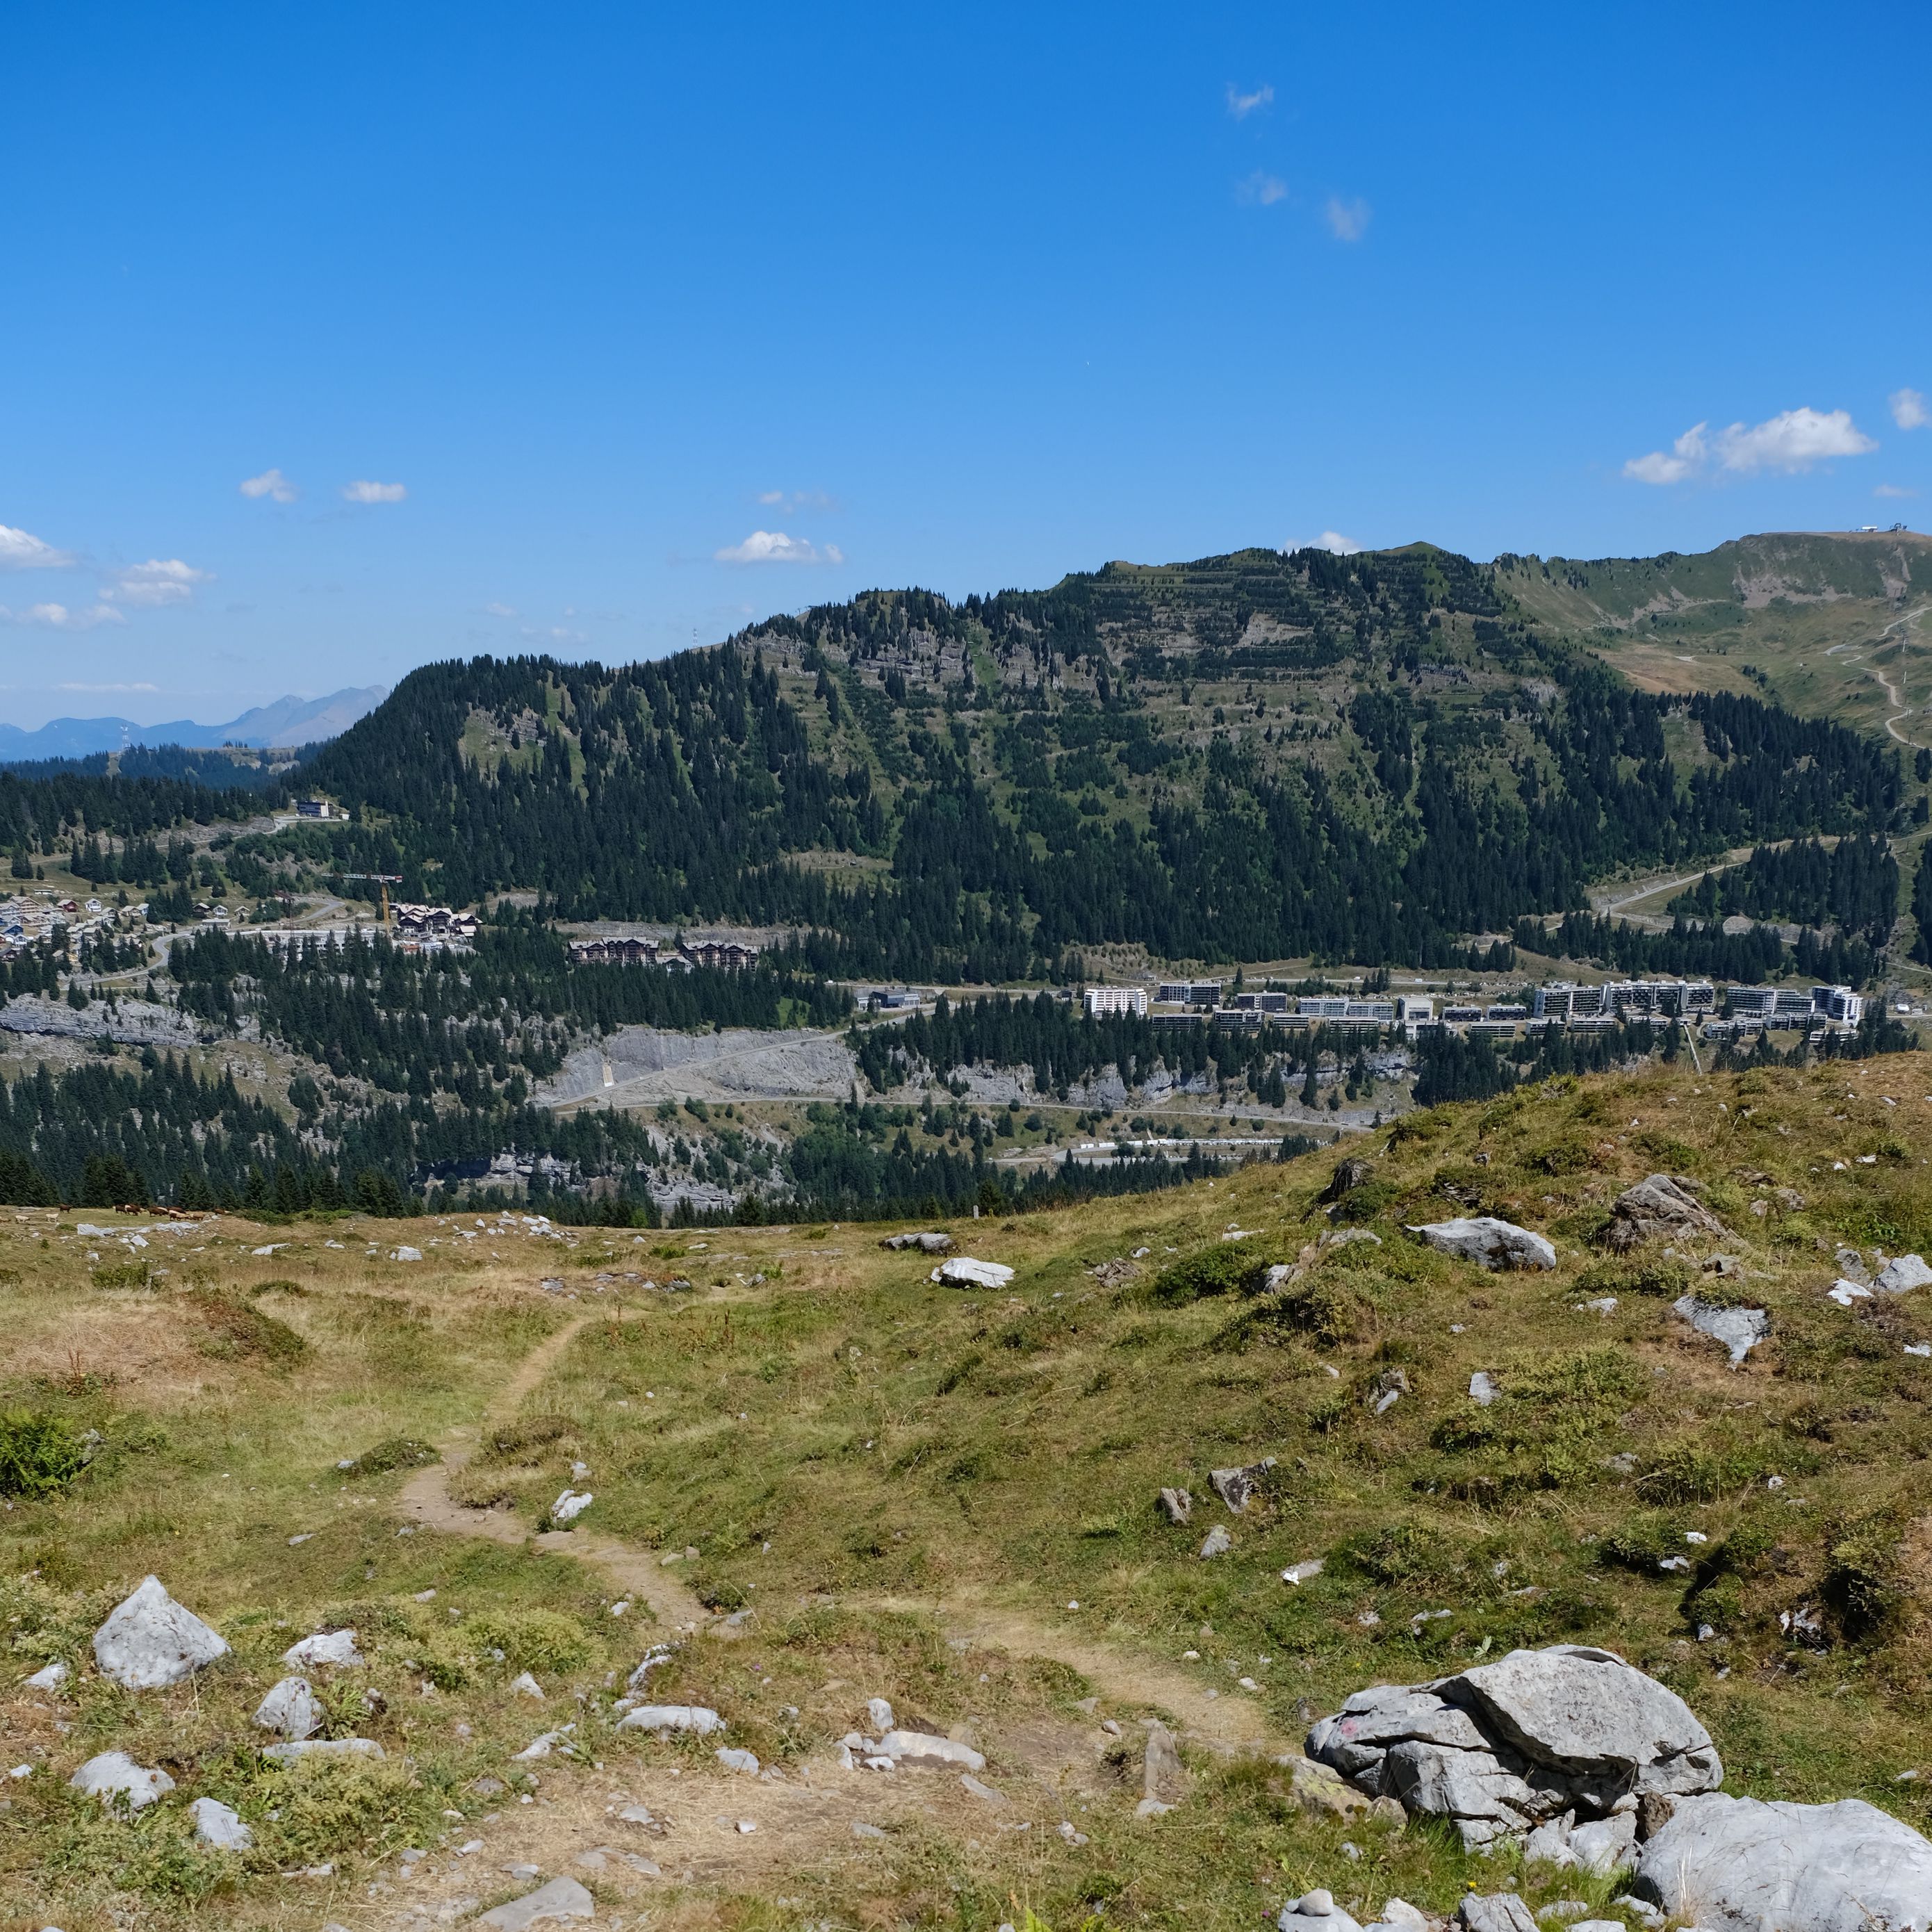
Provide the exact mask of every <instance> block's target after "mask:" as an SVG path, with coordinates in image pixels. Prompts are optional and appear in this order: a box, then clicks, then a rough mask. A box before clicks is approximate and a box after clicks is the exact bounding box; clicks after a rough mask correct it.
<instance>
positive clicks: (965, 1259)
mask: <svg viewBox="0 0 1932 1932" xmlns="http://www.w3.org/2000/svg"><path fill="white" fill-rule="evenodd" d="M932 1279H933V1280H935V1281H936V1282H938V1283H939V1284H940V1285H941V1286H942V1287H944V1288H1004V1287H1005V1286H1006V1285H1007V1283H1008V1282H1010V1281H1011V1280H1013V1270H1012V1269H1011V1268H1008V1267H1007V1265H1006V1263H1005V1262H978V1261H975V1260H974V1259H973V1258H972V1256H971V1255H956V1256H953V1259H951V1260H950V1261H944V1262H941V1263H940V1265H938V1267H937V1268H935V1269H934V1270H933V1271H932Z"/></svg>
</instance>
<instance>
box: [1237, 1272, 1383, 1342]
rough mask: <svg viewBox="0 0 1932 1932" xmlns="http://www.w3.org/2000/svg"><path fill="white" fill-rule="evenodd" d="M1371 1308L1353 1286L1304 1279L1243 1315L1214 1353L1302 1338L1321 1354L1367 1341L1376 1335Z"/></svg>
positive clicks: (1332, 1279)
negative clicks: (1254, 1343) (1296, 1337)
mask: <svg viewBox="0 0 1932 1932" xmlns="http://www.w3.org/2000/svg"><path fill="white" fill-rule="evenodd" d="M1375 1328H1376V1308H1375V1304H1374V1303H1373V1301H1371V1300H1370V1298H1369V1297H1368V1296H1367V1295H1365V1294H1364V1292H1362V1290H1361V1289H1360V1288H1359V1287H1358V1286H1356V1285H1355V1283H1353V1282H1352V1281H1349V1280H1346V1278H1343V1277H1337V1276H1334V1275H1331V1274H1313V1275H1305V1276H1304V1277H1302V1279H1301V1280H1300V1281H1298V1282H1296V1283H1294V1284H1293V1285H1292V1286H1291V1287H1289V1288H1286V1289H1283V1291H1282V1292H1280V1294H1279V1295H1269V1296H1267V1297H1266V1298H1265V1299H1263V1300H1262V1301H1258V1302H1256V1304H1254V1306H1253V1307H1251V1308H1247V1309H1244V1310H1243V1311H1242V1312H1241V1313H1240V1314H1239V1315H1238V1316H1236V1317H1235V1319H1234V1320H1233V1321H1232V1322H1229V1324H1228V1325H1227V1326H1226V1328H1223V1330H1222V1331H1221V1332H1220V1334H1218V1335H1217V1336H1216V1337H1215V1338H1214V1346H1216V1347H1217V1349H1232V1350H1235V1351H1236V1352H1239V1351H1240V1350H1242V1349H1246V1348H1247V1346H1248V1345H1249V1344H1250V1343H1251V1342H1255V1341H1272V1340H1277V1338H1279V1337H1283V1336H1287V1335H1301V1336H1306V1337H1307V1338H1308V1340H1310V1341H1311V1342H1313V1343H1316V1344H1317V1345H1318V1346H1320V1347H1322V1348H1325V1349H1338V1348H1341V1347H1343V1346H1345V1345H1346V1344H1348V1343H1353V1342H1361V1341H1365V1340H1368V1339H1369V1338H1370V1337H1371V1336H1372V1335H1373V1334H1374V1332H1375Z"/></svg>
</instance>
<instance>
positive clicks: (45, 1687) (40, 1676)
mask: <svg viewBox="0 0 1932 1932" xmlns="http://www.w3.org/2000/svg"><path fill="white" fill-rule="evenodd" d="M67 1680H68V1667H67V1666H66V1665H65V1664H62V1663H61V1662H60V1661H58V1659H56V1660H55V1661H54V1662H53V1663H52V1664H43V1665H42V1666H41V1667H40V1669H39V1670H37V1671H35V1672H34V1674H33V1676H31V1677H29V1678H27V1679H25V1680H24V1681H23V1682H24V1688H26V1689H27V1690H29V1691H58V1689H59V1688H60V1687H61V1686H62V1685H63V1684H65V1682H67Z"/></svg>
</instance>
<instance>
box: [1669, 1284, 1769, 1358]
mask: <svg viewBox="0 0 1932 1932" xmlns="http://www.w3.org/2000/svg"><path fill="white" fill-rule="evenodd" d="M1670 1312H1671V1313H1672V1314H1673V1315H1675V1316H1678V1317H1679V1319H1682V1320H1683V1321H1685V1322H1689V1323H1690V1325H1691V1327H1692V1328H1694V1329H1696V1330H1697V1332H1698V1334H1700V1335H1708V1336H1709V1337H1710V1338H1711V1340H1712V1341H1714V1342H1721V1343H1723V1344H1724V1346H1725V1347H1726V1348H1727V1349H1729V1350H1730V1356H1731V1367H1733V1368H1734V1369H1739V1368H1742V1367H1744V1361H1745V1357H1746V1356H1747V1355H1749V1354H1750V1353H1751V1351H1752V1350H1753V1349H1755V1348H1756V1347H1757V1345H1758V1344H1759V1343H1760V1342H1762V1341H1763V1340H1765V1339H1766V1337H1767V1336H1769V1334H1770V1333H1771V1316H1770V1315H1769V1313H1768V1312H1767V1311H1766V1310H1764V1309H1762V1308H1720V1307H1718V1306H1717V1305H1716V1304H1715V1303H1714V1302H1709V1301H1699V1300H1698V1298H1697V1296H1695V1295H1683V1296H1681V1297H1680V1298H1679V1299H1678V1300H1676V1301H1673V1303H1672V1304H1670Z"/></svg>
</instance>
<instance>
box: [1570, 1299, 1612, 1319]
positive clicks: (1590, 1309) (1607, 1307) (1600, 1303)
mask: <svg viewBox="0 0 1932 1932" xmlns="http://www.w3.org/2000/svg"><path fill="white" fill-rule="evenodd" d="M1616 1312H1617V1298H1616V1296H1615V1295H1598V1296H1597V1297H1596V1298H1595V1299H1594V1300H1592V1301H1580V1302H1578V1303H1577V1313H1578V1314H1580V1315H1584V1314H1588V1315H1606V1316H1608V1315H1614V1314H1616Z"/></svg>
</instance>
